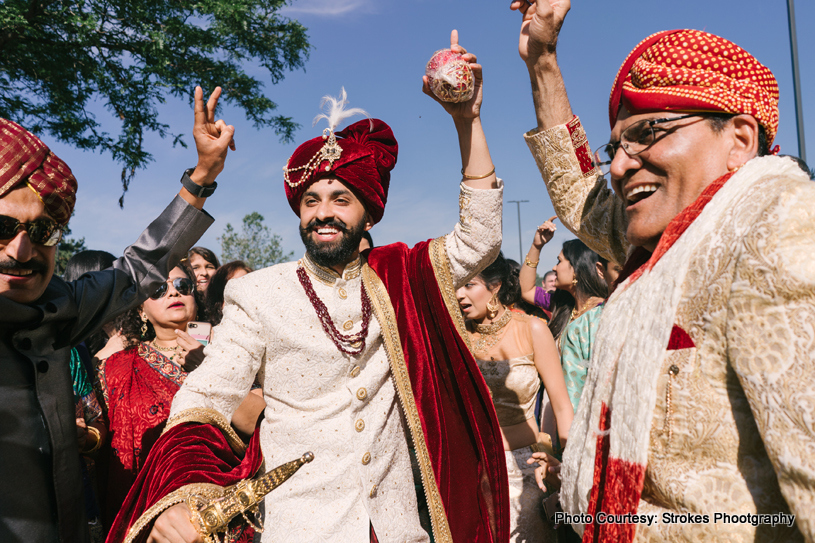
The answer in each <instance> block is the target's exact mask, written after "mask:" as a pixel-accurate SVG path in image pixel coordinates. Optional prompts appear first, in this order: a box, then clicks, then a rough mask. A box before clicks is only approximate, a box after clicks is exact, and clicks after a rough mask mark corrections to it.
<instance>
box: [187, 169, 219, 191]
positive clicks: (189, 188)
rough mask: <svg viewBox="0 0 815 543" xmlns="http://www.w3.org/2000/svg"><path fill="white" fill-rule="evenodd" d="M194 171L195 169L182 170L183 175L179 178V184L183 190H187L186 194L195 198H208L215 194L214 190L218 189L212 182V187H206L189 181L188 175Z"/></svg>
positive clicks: (216, 184)
mask: <svg viewBox="0 0 815 543" xmlns="http://www.w3.org/2000/svg"><path fill="white" fill-rule="evenodd" d="M194 171H195V168H190V169H189V170H184V175H182V176H181V184H182V185H184V188H185V189H187V192H189V193H190V194H192V195H193V196H195V197H196V198H209V197H210V196H212V193H213V192H215V189H217V188H218V183H215V182H214V181H213V183H212V185H210V186H208V187H204V186H202V185H199V184H198V183H196V182H195V181H193V180H192V179H190V174H191V173H192V172H194Z"/></svg>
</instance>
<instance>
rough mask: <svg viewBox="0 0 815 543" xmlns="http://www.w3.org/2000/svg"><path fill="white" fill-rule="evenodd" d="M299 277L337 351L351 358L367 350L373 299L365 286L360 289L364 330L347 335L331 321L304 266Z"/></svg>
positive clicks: (298, 268)
mask: <svg viewBox="0 0 815 543" xmlns="http://www.w3.org/2000/svg"><path fill="white" fill-rule="evenodd" d="M297 277H298V279H300V284H301V285H303V289H304V290H305V291H306V296H308V299H309V301H311V305H312V306H313V307H314V311H316V312H317V317H318V318H319V319H320V323H322V325H323V330H325V333H326V334H327V335H328V337H329V338H331V341H333V342H334V345H336V346H337V349H339V350H340V351H341V352H343V353H345V354H347V355H350V356H358V355H360V354H361V353H362V351H364V350H365V338H366V337H367V335H368V324H370V322H371V299H370V298H368V293H367V292H365V285H364V284H363V285H362V286H361V288H360V290H361V291H362V330H360V331H359V332H357V333H356V334H349V335H345V334H343V333H341V332H340V331H339V330H337V327H336V326H334V321H333V320H332V319H331V315H329V314H328V308H326V307H325V304H324V303H323V301H322V300H320V297H319V296H317V293H316V292H314V286H313V285H312V284H311V279H309V276H308V273H306V270H305V268H304V267H303V266H302V265H301V266H298V267H297ZM343 344H346V345H348V348H346V347H344V346H343Z"/></svg>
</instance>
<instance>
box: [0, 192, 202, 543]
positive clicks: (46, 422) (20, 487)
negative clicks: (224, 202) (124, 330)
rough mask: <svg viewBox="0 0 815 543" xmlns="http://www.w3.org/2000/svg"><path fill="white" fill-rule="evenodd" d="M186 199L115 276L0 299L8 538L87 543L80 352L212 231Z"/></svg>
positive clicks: (133, 249) (0, 439)
mask: <svg viewBox="0 0 815 543" xmlns="http://www.w3.org/2000/svg"><path fill="white" fill-rule="evenodd" d="M212 222H213V219H212V217H210V216H209V214H207V213H206V212H203V211H199V210H198V209H196V208H194V207H192V206H190V205H189V204H188V203H187V202H185V201H184V200H183V199H181V198H180V197H176V198H175V200H173V202H172V203H171V204H170V205H169V207H167V209H165V210H164V212H163V213H162V214H161V216H159V218H158V219H156V220H155V221H153V223H152V224H150V226H148V227H147V230H145V231H144V232H143V233H142V235H141V236H140V237H139V239H138V241H137V242H136V243H135V244H133V245H131V246H130V247H128V248H127V249H126V250H125V253H124V256H122V258H120V259H119V260H117V261H116V263H115V264H114V266H113V269H111V270H105V271H102V272H95V273H90V274H86V275H83V276H82V277H81V278H79V279H78V280H77V281H74V282H72V283H66V282H65V281H63V280H62V279H60V278H58V277H54V278H53V279H51V282H50V283H49V285H48V287H47V288H46V291H45V293H44V294H43V295H42V296H41V297H40V299H39V300H37V301H36V302H35V303H33V304H30V305H22V304H18V303H16V302H12V301H11V300H8V299H7V298H5V297H3V296H0V541H2V542H3V543H17V542H20V543H22V542H26V543H40V542H42V543H46V542H47V543H53V542H56V541H61V542H66V543H67V542H75V541H76V542H85V541H87V539H88V534H87V525H86V520H85V512H84V511H85V510H84V498H83V493H82V481H81V475H80V469H79V450H78V448H77V443H76V421H75V407H74V401H73V389H72V381H71V374H70V369H69V364H70V359H71V356H70V350H71V347H73V346H75V345H76V344H78V343H80V342H81V341H82V340H83V339H84V338H85V337H87V336H88V335H89V334H90V333H92V332H94V331H95V330H97V329H99V328H100V327H101V326H102V325H103V324H105V323H106V322H109V321H110V320H111V319H113V318H114V317H116V316H117V315H119V314H121V313H123V312H124V311H127V310H128V309H131V308H133V307H135V306H136V305H138V304H139V303H141V302H142V301H144V300H145V299H146V298H147V296H148V294H150V293H151V292H153V291H154V290H155V289H156V288H157V287H158V285H159V284H160V283H161V282H163V281H165V280H166V278H167V276H168V275H169V272H170V270H171V269H172V268H173V267H174V266H175V265H176V264H177V263H178V262H179V260H180V259H181V258H183V257H184V256H185V255H186V252H187V250H188V249H189V248H190V247H191V246H192V245H193V244H194V243H195V242H196V241H197V240H198V239H199V238H200V237H201V235H202V234H203V233H204V232H205V231H206V229H207V228H208V227H209V226H210V225H211V224H212Z"/></svg>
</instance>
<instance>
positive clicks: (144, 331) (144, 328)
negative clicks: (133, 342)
mask: <svg viewBox="0 0 815 543" xmlns="http://www.w3.org/2000/svg"><path fill="white" fill-rule="evenodd" d="M146 337H147V315H145V314H144V313H142V314H141V338H142V339H144V338H146Z"/></svg>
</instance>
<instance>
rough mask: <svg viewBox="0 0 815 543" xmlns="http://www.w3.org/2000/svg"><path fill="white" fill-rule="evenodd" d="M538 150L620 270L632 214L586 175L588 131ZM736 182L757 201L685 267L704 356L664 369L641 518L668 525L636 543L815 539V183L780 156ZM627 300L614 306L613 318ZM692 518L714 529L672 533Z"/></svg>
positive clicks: (561, 212) (563, 206)
mask: <svg viewBox="0 0 815 543" xmlns="http://www.w3.org/2000/svg"><path fill="white" fill-rule="evenodd" d="M526 141H527V144H528V145H529V148H530V150H531V151H532V154H533V155H534V156H535V159H536V161H537V163H538V167H539V169H540V171H541V174H542V176H543V179H544V182H545V183H546V186H547V189H548V191H549V194H550V197H551V199H552V203H553V205H554V207H555V211H556V212H557V214H558V217H560V219H561V220H562V221H563V223H564V224H565V225H566V226H567V227H568V228H569V229H570V230H571V231H572V232H574V233H575V234H576V235H577V236H578V237H579V238H580V239H581V240H583V241H584V242H585V243H586V244H587V245H588V246H589V247H591V248H592V249H593V250H595V251H597V252H598V253H599V254H601V255H602V256H604V257H605V258H609V259H612V260H615V261H617V262H620V263H622V262H623V261H624V260H625V257H626V252H627V250H628V244H627V242H626V241H625V238H624V232H625V216H624V211H623V205H622V202H621V201H620V200H619V199H618V198H617V197H616V196H615V195H614V194H613V193H611V191H610V190H608V189H607V188H606V183H605V181H604V180H603V179H602V178H600V177H599V174H598V172H597V171H596V170H594V169H592V168H591V167H590V166H589V167H586V157H587V156H590V152H589V151H588V144H587V142H586V137H585V133H584V132H583V130H582V128H581V127H580V123H579V121H578V120H577V118H575V119H574V120H573V121H572V122H571V123H569V124H568V125H563V126H558V127H555V128H552V129H550V130H547V131H543V132H530V133H528V134H527V135H526ZM736 176H740V177H739V181H738V182H739V183H741V184H742V186H745V187H749V188H747V189H745V190H744V192H743V193H742V194H741V195H740V197H739V199H738V200H737V201H736V203H735V204H734V205H732V206H729V207H728V208H727V209H725V210H723V211H721V212H719V216H720V219H719V220H720V222H719V223H717V224H716V228H715V230H714V235H710V236H707V237H702V238H701V239H698V240H695V243H694V245H693V246H692V247H691V248H690V250H689V252H688V254H687V262H688V272H687V274H686V275H685V278H684V280H683V281H682V282H681V286H680V287H679V288H681V293H680V296H679V301H678V306H677V310H676V315H675V321H674V322H675V327H679V328H681V329H682V330H684V331H685V332H687V334H688V335H689V336H690V338H691V339H692V343H693V346H691V347H687V346H685V348H679V349H676V350H669V351H668V352H667V354H666V355H665V356H664V358H663V359H662V363H661V367H660V368H658V375H659V377H658V379H656V381H655V386H656V403H655V405H654V407H653V412H652V413H653V414H652V422H651V430H650V442H649V443H650V444H649V446H648V447H649V450H648V458H647V468H646V472H645V483H644V489H643V492H642V496H641V501H640V503H639V508H638V509H639V513H640V514H656V515H657V518H658V521H657V522H656V523H655V524H654V525H652V526H651V527H648V526H644V525H640V526H639V527H638V528H637V531H636V541H654V542H656V541H733V542H747V541H750V542H753V541H761V542H773V541H777V542H782V541H783V542H787V541H801V540H804V539H806V540H808V541H813V540H815V256H813V255H815V206H814V204H815V184H813V183H811V182H810V181H808V179H807V178H806V176H805V175H803V174H802V172H800V170H798V169H797V168H796V167H795V166H794V165H793V164H792V162H791V161H789V160H785V159H781V158H776V157H766V158H757V159H754V160H752V161H750V162H748V163H747V164H746V165H745V166H744V167H742V169H741V170H740V171H739V172H737V173H736V174H735V175H734V176H733V178H731V180H730V181H728V182H727V183H728V184H729V183H732V182H734V181H735V180H736V179H737V177H736ZM745 179H746V181H743V180H745ZM725 187H727V184H726V185H725ZM722 191H723V192H724V191H725V189H722ZM717 196H718V194H717ZM717 196H714V198H713V200H712V201H711V203H710V204H708V205H709V206H714V205H716V198H717ZM689 231H690V230H689ZM669 251H670V250H669ZM670 254H671V253H670V252H669V253H666V255H665V257H663V258H666V259H667V258H669V256H670ZM683 261H685V260H684V257H683ZM656 269H657V268H655V270H656ZM667 279H668V281H666V284H669V283H670V278H667ZM626 294H627V292H626V291H623V292H622V293H616V294H615V296H613V297H612V298H611V300H610V301H609V304H608V308H610V307H611V305H613V304H614V303H615V301H617V300H622V299H623V297H624V296H626ZM608 308H607V310H606V311H604V313H603V318H602V319H601V323H600V327H599V330H598V341H599V337H600V335H602V334H603V332H604V330H609V329H612V328H613V327H612V326H609V325H610V324H612V323H606V322H604V321H603V319H605V318H606V315H607V314H608ZM642 364H643V366H645V365H647V362H646V361H643V362H642ZM593 369H594V367H592V368H590V369H589V372H592V370H593ZM672 369H673V370H674V371H673V372H672V371H671V370H672ZM672 373H673V374H674V376H673V377H671V375H672ZM669 381H672V383H671V384H670V387H671V394H672V398H671V405H668V401H667V398H668V388H669ZM588 386H589V385H587V389H588ZM590 392H591V391H589V390H584V393H583V398H584V399H585V398H586V397H587V394H588V395H590ZM582 407H583V403H582V401H581V408H582ZM580 411H581V410H580V409H578V415H577V416H576V420H577V419H578V418H579V416H580ZM613 418H614V417H613V416H612V420H613ZM590 431H591V430H590ZM571 437H572V438H574V437H575V436H574V435H572V436H571ZM574 441H577V440H574ZM592 442H593V441H592ZM572 444H573V439H570V441H569V445H572ZM568 448H569V447H567V449H568ZM568 452H569V451H567V455H566V456H565V457H564V472H569V469H567V465H566V464H567V463H568V461H569V458H568V456H569V455H568ZM577 456H579V455H577ZM568 468H575V466H568ZM589 484H590V483H589ZM583 498H586V497H585V496H581V497H580V499H578V502H579V503H585V502H583ZM564 503H565V502H564ZM581 509H582V507H581ZM688 512H689V513H700V514H708V515H709V516H710V521H709V522H701V523H698V524H687V523H673V524H671V523H666V522H663V517H662V515H663V514H664V513H688ZM716 512H721V513H729V514H750V513H752V514H756V513H761V514H763V513H766V514H772V513H792V514H794V515H795V524H794V526H793V527H791V528H788V527H786V526H776V527H772V526H769V525H766V524H762V525H759V526H753V525H751V524H750V523H749V522H748V523H744V522H738V523H725V522H718V523H714V522H713V520H714V518H713V516H714V513H716Z"/></svg>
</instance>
